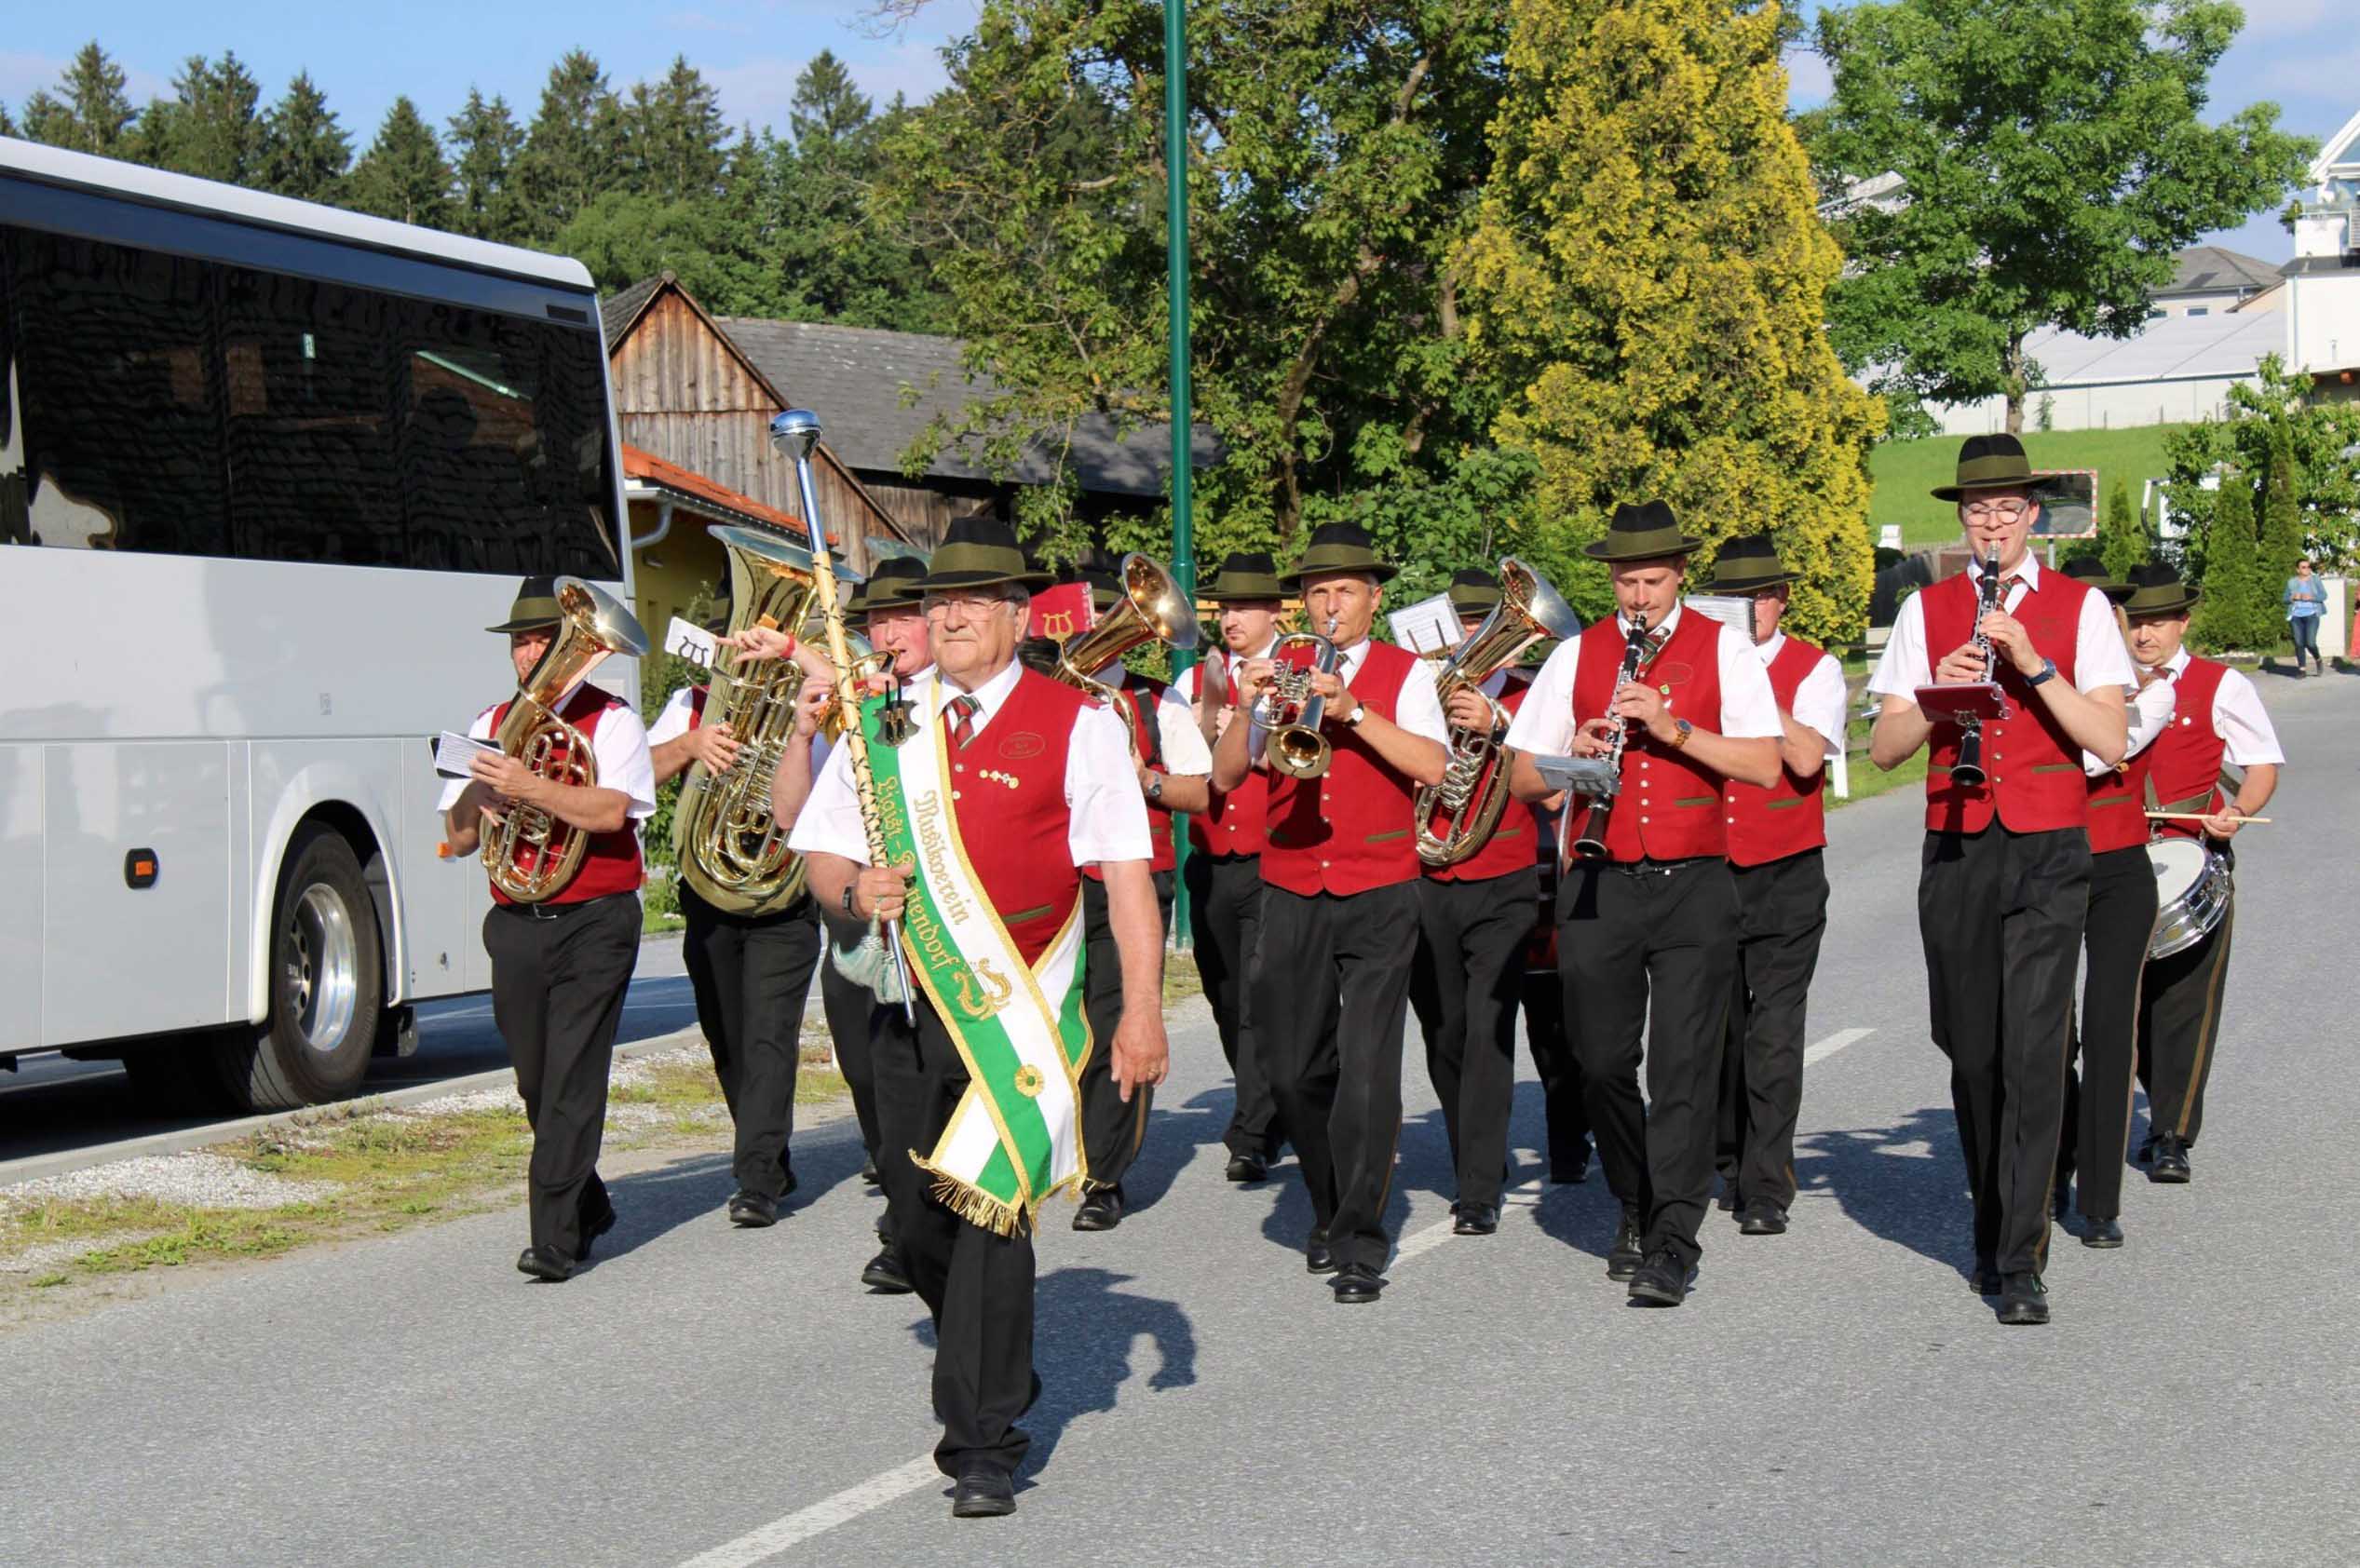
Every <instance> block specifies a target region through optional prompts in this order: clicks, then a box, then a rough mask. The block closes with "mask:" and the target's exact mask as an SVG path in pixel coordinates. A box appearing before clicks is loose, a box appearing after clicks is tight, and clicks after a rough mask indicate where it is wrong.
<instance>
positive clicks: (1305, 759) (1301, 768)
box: [1254, 616, 1337, 778]
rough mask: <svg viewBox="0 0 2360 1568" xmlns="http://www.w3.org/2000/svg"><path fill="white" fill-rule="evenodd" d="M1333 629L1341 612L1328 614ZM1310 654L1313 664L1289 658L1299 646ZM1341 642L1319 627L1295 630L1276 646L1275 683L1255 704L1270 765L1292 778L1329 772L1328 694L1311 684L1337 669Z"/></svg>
mask: <svg viewBox="0 0 2360 1568" xmlns="http://www.w3.org/2000/svg"><path fill="white" fill-rule="evenodd" d="M1327 624H1328V626H1329V628H1330V629H1333V628H1334V627H1335V625H1336V620H1335V617H1333V616H1330V617H1329V618H1328V623H1327ZM1298 648H1300V649H1305V650H1308V651H1309V654H1310V662H1309V664H1303V665H1298V664H1295V663H1292V662H1290V661H1289V660H1288V658H1287V655H1288V654H1289V653H1291V652H1293V651H1294V650H1295V649H1298ZM1336 659H1337V655H1336V644H1335V643H1333V642H1329V641H1328V640H1327V639H1326V638H1324V637H1322V636H1321V635H1320V634H1319V633H1318V632H1316V631H1290V632H1288V633H1287V634H1286V635H1285V636H1283V637H1282V638H1280V639H1279V640H1278V642H1277V643H1276V645H1274V646H1273V647H1272V648H1271V649H1270V665H1271V672H1270V689H1269V690H1268V691H1267V692H1265V693H1263V694H1262V696H1260V697H1259V698H1257V699H1256V700H1255V704H1254V722H1255V723H1256V724H1258V725H1260V726H1261V728H1262V734H1263V737H1264V738H1263V743H1262V744H1263V755H1264V756H1265V757H1267V758H1268V760H1269V764H1270V766H1271V767H1272V768H1273V769H1275V770H1277V771H1278V772H1280V773H1283V774H1285V775H1286V776H1287V777H1289V778H1318V777H1322V776H1323V775H1324V774H1325V773H1326V772H1327V764H1328V762H1329V759H1330V757H1331V755H1332V752H1331V750H1330V748H1329V745H1328V739H1327V737H1326V736H1324V735H1322V734H1321V733H1320V724H1321V723H1322V720H1324V719H1325V718H1326V717H1327V698H1325V697H1323V696H1320V695H1319V694H1318V693H1316V692H1315V691H1313V690H1312V689H1311V682H1312V678H1313V677H1314V676H1318V675H1333V674H1335V673H1336Z"/></svg>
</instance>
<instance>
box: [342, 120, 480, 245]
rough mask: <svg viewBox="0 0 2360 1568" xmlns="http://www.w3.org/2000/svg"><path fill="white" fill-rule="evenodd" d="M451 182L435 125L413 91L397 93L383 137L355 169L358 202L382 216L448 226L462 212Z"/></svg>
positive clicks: (381, 129)
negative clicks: (420, 109)
mask: <svg viewBox="0 0 2360 1568" xmlns="http://www.w3.org/2000/svg"><path fill="white" fill-rule="evenodd" d="M451 186H452V174H451V165H450V164H449V162H447V161H446V160H445V159H444V158H443V156H442V144H441V142H437V141H436V140H435V137H434V128H432V127H431V126H429V125H427V123H426V121H425V120H424V119H423V118H421V117H420V116H419V114H418V107H417V105H416V104H414V103H413V102H411V101H410V100H409V98H408V96H407V95H404V96H402V97H400V98H397V99H395V100H394V101H393V107H392V108H390V109H388V110H387V111H386V117H385V123H384V124H383V125H381V126H379V127H378V128H377V140H376V141H375V142H373V143H371V145H370V148H369V151H368V152H367V153H365V154H364V155H362V156H361V159H360V165H359V168H357V169H354V170H353V171H352V185H351V190H350V197H351V201H352V205H353V206H355V207H357V208H359V210H361V211H363V212H373V213H375V214H376V215H377V216H379V217H381V218H391V219H394V220H396V221H397V222H400V223H417V224H421V225H423V226H424V227H427V228H430V229H447V228H450V227H451V226H452V225H453V224H454V223H455V222H456V221H457V218H458V211H457V209H456V207H455V206H454V204H453V202H452V199H451Z"/></svg>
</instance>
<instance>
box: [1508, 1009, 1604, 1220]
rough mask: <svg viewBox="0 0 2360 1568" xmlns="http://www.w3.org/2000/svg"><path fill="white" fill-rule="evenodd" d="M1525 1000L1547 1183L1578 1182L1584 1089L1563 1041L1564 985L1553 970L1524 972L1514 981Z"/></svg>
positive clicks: (1586, 1118) (1585, 1133)
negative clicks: (1543, 1122)
mask: <svg viewBox="0 0 2360 1568" xmlns="http://www.w3.org/2000/svg"><path fill="white" fill-rule="evenodd" d="M1516 984H1517V990H1518V992H1519V994H1521V995H1522V997H1523V1000H1524V1008H1525V1040H1526V1046H1527V1048H1529V1049H1530V1050H1531V1052H1532V1070H1533V1073H1534V1074H1535V1075H1537V1076H1538V1077H1539V1079H1540V1106H1541V1114H1542V1116H1543V1118H1544V1119H1545V1120H1546V1122H1547V1124H1548V1125H1547V1132H1546V1136H1547V1138H1548V1140H1549V1180H1551V1181H1552V1182H1579V1181H1580V1180H1581V1178H1582V1176H1583V1174H1584V1173H1585V1172H1586V1171H1588V1169H1590V1101H1589V1090H1588V1088H1587V1086H1586V1085H1585V1084H1584V1083H1583V1081H1582V1077H1581V1064H1580V1062H1578V1061H1575V1060H1574V1056H1573V1042H1571V1041H1570V1040H1568V1039H1567V1038H1566V994H1565V982H1564V981H1563V980H1560V979H1558V977H1557V972H1556V970H1555V969H1553V968H1552V969H1550V970H1549V971H1548V972H1547V973H1545V974H1535V973H1533V972H1531V971H1530V970H1527V971H1526V972H1525V973H1524V974H1523V975H1521V976H1519V977H1518V979H1517V982H1516Z"/></svg>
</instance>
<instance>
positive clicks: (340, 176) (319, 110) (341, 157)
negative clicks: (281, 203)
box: [257, 71, 352, 202]
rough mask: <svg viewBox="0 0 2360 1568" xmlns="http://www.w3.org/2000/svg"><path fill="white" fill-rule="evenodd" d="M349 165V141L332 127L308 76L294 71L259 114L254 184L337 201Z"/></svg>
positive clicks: (330, 116) (341, 130) (331, 112)
mask: <svg viewBox="0 0 2360 1568" xmlns="http://www.w3.org/2000/svg"><path fill="white" fill-rule="evenodd" d="M351 167H352V138H351V137H349V136H347V135H346V134H345V129H344V127H342V126H340V125H338V124H337V123H336V112H335V111H334V110H332V109H331V108H329V107H328V99H327V96H326V95H325V94H324V93H322V92H321V91H320V90H319V88H318V86H316V85H315V84H314V83H313V81H312V79H311V74H310V73H309V72H307V71H299V72H297V73H296V74H295V79H294V80H293V81H292V82H289V83H288V84H287V91H286V94H285V96H283V97H282V98H280V99H279V101H278V102H277V103H274V104H272V105H271V108H270V112H269V113H268V114H266V115H264V116H263V146H262V156H261V161H260V164H259V174H260V178H259V179H258V181H257V183H259V184H260V185H261V186H262V188H263V189H264V190H266V191H275V192H277V193H278V195H280V196H293V197H295V198H296V199H298V200H300V201H327V202H332V201H336V200H338V199H340V197H341V196H342V194H343V189H344V183H345V180H346V171H347V170H348V169H351Z"/></svg>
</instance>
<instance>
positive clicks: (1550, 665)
mask: <svg viewBox="0 0 2360 1568" xmlns="http://www.w3.org/2000/svg"><path fill="white" fill-rule="evenodd" d="M1687 614H1688V606H1686V605H1685V604H1682V605H1675V606H1674V607H1673V610H1672V613H1671V614H1670V615H1666V616H1664V617H1663V625H1662V626H1661V628H1660V629H1661V631H1662V633H1663V635H1664V636H1665V637H1666V638H1667V639H1668V638H1670V637H1671V636H1672V635H1673V634H1674V633H1675V632H1677V631H1678V630H1679V628H1680V617H1681V616H1682V615H1687ZM1614 624H1615V626H1616V627H1617V628H1619V629H1621V631H1622V632H1623V634H1624V635H1626V636H1627V635H1629V633H1630V629H1631V623H1630V622H1629V621H1628V620H1626V619H1625V618H1623V616H1622V615H1620V614H1618V615H1616V616H1615V617H1614ZM1582 641H1583V640H1582V639H1581V638H1579V637H1573V638H1568V639H1567V640H1566V641H1565V642H1561V643H1559V644H1558V645H1557V647H1556V649H1555V650H1554V651H1553V652H1552V653H1551V654H1550V656H1549V660H1548V662H1547V663H1546V664H1543V665H1542V666H1541V667H1540V673H1539V676H1537V677H1536V678H1535V679H1534V681H1533V683H1532V691H1531V693H1530V695H1528V696H1526V698H1525V705H1524V706H1523V707H1522V708H1520V709H1518V710H1516V722H1515V723H1512V724H1511V725H1509V726H1508V744H1509V745H1510V746H1512V747H1513V748H1515V749H1516V750H1519V751H1522V752H1523V753H1524V754H1525V755H1526V756H1528V757H1562V756H1564V755H1566V754H1567V752H1569V751H1571V750H1573V737H1574V728H1575V726H1574V723H1573V685H1574V676H1575V674H1576V673H1577V671H1578V670H1579V669H1580V665H1581V643H1582ZM1718 642H1719V654H1718V657H1717V658H1716V660H1715V663H1716V667H1717V668H1718V669H1719V671H1720V677H1721V712H1720V723H1719V725H1718V726H1717V728H1718V732H1719V733H1720V734H1722V735H1725V736H1728V737H1729V738H1730V739H1732V740H1764V739H1770V740H1775V739H1777V738H1779V737H1783V736H1784V735H1785V733H1786V726H1785V725H1784V724H1782V723H1779V722H1778V699H1777V698H1776V697H1774V696H1771V695H1770V671H1769V670H1768V669H1764V668H1763V665H1762V660H1761V658H1760V657H1759V656H1757V655H1756V652H1755V649H1754V645H1753V643H1751V642H1748V641H1747V640H1746V639H1744V638H1743V637H1742V636H1740V635H1739V634H1738V633H1736V632H1734V631H1732V630H1730V629H1729V628H1728V627H1723V628H1722V629H1721V635H1720V637H1719V639H1718ZM1620 662H1621V661H1620V660H1618V661H1617V663H1618V664H1620ZM1838 684H1839V688H1840V683H1838ZM1841 707H1842V700H1841V696H1840V689H1839V693H1838V710H1839V711H1840V710H1841ZM1813 727H1814V728H1816V727H1817V726H1813ZM1836 730H1837V734H1838V735H1839V736H1840V735H1841V734H1842V733H1843V725H1842V723H1840V722H1839V723H1838V724H1837V726H1836ZM1838 743H1839V744H1840V742H1838Z"/></svg>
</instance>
